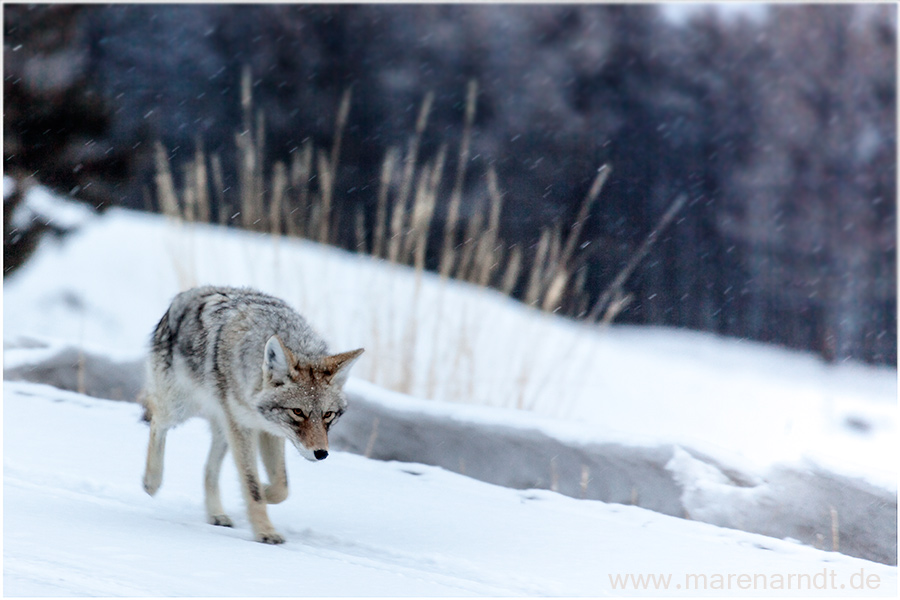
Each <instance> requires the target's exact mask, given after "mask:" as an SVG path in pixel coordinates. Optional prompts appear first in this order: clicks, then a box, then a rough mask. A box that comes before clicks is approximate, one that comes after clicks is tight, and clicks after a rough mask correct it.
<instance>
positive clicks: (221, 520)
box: [209, 515, 234, 527]
mask: <svg viewBox="0 0 900 600" xmlns="http://www.w3.org/2000/svg"><path fill="white" fill-rule="evenodd" d="M209 523H210V525H218V526H219V527H234V523H232V522H231V517H229V516H228V515H209Z"/></svg>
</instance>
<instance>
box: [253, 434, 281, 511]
mask: <svg viewBox="0 0 900 600" xmlns="http://www.w3.org/2000/svg"><path fill="white" fill-rule="evenodd" d="M259 454H260V455H261V456H262V461H263V465H264V466H265V467H266V475H268V477H269V485H267V486H266V487H265V497H266V502H267V503H269V504H278V503H279V502H284V500H285V498H287V497H288V483H287V470H286V469H285V466H284V438H282V437H278V436H277V435H272V434H270V433H266V432H265V431H260V432H259Z"/></svg>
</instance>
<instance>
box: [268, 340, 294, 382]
mask: <svg viewBox="0 0 900 600" xmlns="http://www.w3.org/2000/svg"><path fill="white" fill-rule="evenodd" d="M290 353H291V351H290V350H288V349H287V348H285V347H284V344H283V343H282V342H281V339H280V338H279V337H278V336H277V335H273V336H272V337H270V338H269V341H267V342H266V350H265V352H264V353H263V373H264V374H265V375H266V377H268V378H269V379H270V380H271V381H283V380H285V379H287V375H288V370H289V367H288V365H289V364H290V363H289V362H288V355H289V354H290Z"/></svg>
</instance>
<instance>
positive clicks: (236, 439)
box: [228, 420, 284, 544]
mask: <svg viewBox="0 0 900 600" xmlns="http://www.w3.org/2000/svg"><path fill="white" fill-rule="evenodd" d="M256 437H257V436H256V433H255V432H254V431H253V430H252V429H248V428H245V427H241V426H240V425H238V424H237V423H235V422H234V421H233V420H232V421H231V422H230V423H229V424H228V438H229V441H230V443H231V453H232V454H233V455H234V461H235V464H237V470H238V477H239V478H240V480H241V491H243V493H244V500H245V501H246V502H247V517H248V518H249V519H250V525H251V526H252V527H253V533H254V534H255V536H256V541H257V542H262V543H264V544H282V543H284V537H282V535H281V534H280V533H278V532H277V531H275V527H274V526H273V525H272V522H271V521H269V514H268V512H267V511H266V498H265V496H264V492H263V488H262V484H261V483H260V481H259V474H258V472H257V469H256Z"/></svg>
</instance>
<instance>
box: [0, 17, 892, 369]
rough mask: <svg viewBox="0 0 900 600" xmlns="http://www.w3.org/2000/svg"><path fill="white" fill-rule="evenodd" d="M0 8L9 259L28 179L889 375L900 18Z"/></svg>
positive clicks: (560, 309) (13, 257) (34, 235)
mask: <svg viewBox="0 0 900 600" xmlns="http://www.w3.org/2000/svg"><path fill="white" fill-rule="evenodd" d="M3 11H4V140H3V148H4V174H5V175H7V176H10V177H12V178H13V179H14V180H15V181H16V184H17V185H16V187H15V189H16V192H15V193H12V194H10V195H9V196H8V197H5V200H4V216H5V218H4V274H5V275H6V274H8V273H10V272H12V271H13V270H15V269H16V268H17V267H18V266H19V265H21V264H23V263H24V261H26V260H27V258H28V256H29V253H30V251H31V250H32V249H33V248H34V246H35V243H36V240H37V239H38V238H39V237H40V236H41V235H44V234H45V233H46V232H47V231H52V230H53V227H52V225H49V224H46V223H41V222H37V221H35V222H32V223H31V224H30V225H29V226H28V227H25V226H22V224H21V223H18V224H17V223H14V222H13V221H12V220H11V219H10V215H11V214H12V213H13V211H14V209H15V207H16V204H17V203H18V202H21V199H22V197H23V190H26V189H27V188H28V186H29V185H33V184H35V183H40V184H43V185H46V186H49V187H51V188H53V189H54V190H56V191H59V192H62V193H65V194H68V195H69V196H71V197H74V198H75V199H77V200H81V201H83V202H85V203H87V204H89V205H91V206H92V207H94V208H95V209H97V210H101V211H102V210H105V209H106V208H108V207H111V206H122V207H128V208H133V209H139V210H148V211H160V212H169V213H171V212H173V211H174V212H178V213H179V214H181V215H182V216H186V217H188V218H192V219H195V220H209V221H212V222H218V223H223V224H226V225H229V226H236V227H247V228H251V229H260V230H266V231H272V232H275V233H287V234H289V235H298V236H303V237H310V238H313V239H316V240H318V241H323V242H326V243H330V244H334V245H337V246H341V247H344V248H347V249H351V250H354V251H361V252H367V253H372V254H376V255H379V256H383V257H385V258H389V259H391V260H395V261H396V262H407V263H409V264H413V263H417V264H420V265H421V266H423V267H424V268H426V269H429V270H435V271H440V272H441V273H442V274H446V275H448V276H451V277H456V278H460V279H468V280H471V281H476V282H478V283H481V284H484V285H489V286H491V287H495V288H497V289H500V290H502V291H504V292H506V293H508V294H510V295H512V296H513V297H515V298H518V299H520V300H523V301H525V302H528V303H529V304H533V305H535V306H537V307H539V308H541V309H543V310H547V311H551V312H557V313H560V314H563V315H567V316H570V317H572V318H575V319H582V320H584V319H588V320H603V319H606V320H612V319H615V320H616V322H623V323H640V324H659V325H669V326H676V327H683V328H689V329H693V330H699V331H710V332H716V333H719V334H724V335H728V336H734V337H737V338H748V339H753V340H759V341H764V342H771V343H775V344H779V345H782V346H786V347H790V348H796V349H803V350H810V351H812V352H814V353H817V354H818V355H820V356H821V357H823V359H825V360H827V361H829V362H834V361H837V362H841V361H845V360H847V359H854V360H859V361H865V362H870V363H875V364H895V363H896V360H897V351H896V347H897V339H896V333H897V321H896V315H897V310H896V302H897V291H896V232H897V224H896V164H897V157H896V55H897V48H896V33H897V20H896V15H897V9H896V7H895V6H892V5H886V4H880V5H865V4H856V5H761V4H755V5H750V6H739V7H737V8H733V7H728V6H725V5H719V6H697V5H694V6H681V5H673V4H669V5H659V6H654V5H628V6H620V5H573V6H567V5H556V4H554V5H543V6H542V5H528V6H512V5H487V4H485V5H420V6H415V5H403V6H398V5H393V6H390V5H316V6H307V5H259V6H240V5H184V6H169V5H91V6H87V5H5V6H4V8H3ZM602 165H607V168H606V169H601V170H600V171H598V169H600V168H601V166H602ZM670 209H671V210H670ZM410 235H413V236H414V239H415V240H420V242H416V241H407V240H409V239H413V238H410V237H409V236H410ZM391 240H399V241H398V242H397V244H398V247H397V248H395V249H394V250H393V251H392V250H391V248H390V246H391V245H392V244H391ZM484 240H487V241H484ZM476 255H478V256H481V257H482V258H481V259H480V262H479V259H477V258H474V256H476Z"/></svg>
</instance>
